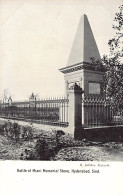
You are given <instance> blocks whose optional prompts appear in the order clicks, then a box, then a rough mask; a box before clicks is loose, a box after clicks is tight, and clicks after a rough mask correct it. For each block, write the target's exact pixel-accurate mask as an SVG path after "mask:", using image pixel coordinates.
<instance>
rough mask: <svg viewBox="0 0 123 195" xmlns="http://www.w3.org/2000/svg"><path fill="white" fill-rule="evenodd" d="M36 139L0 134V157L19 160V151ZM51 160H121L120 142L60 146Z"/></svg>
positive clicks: (122, 157)
mask: <svg viewBox="0 0 123 195" xmlns="http://www.w3.org/2000/svg"><path fill="white" fill-rule="evenodd" d="M35 142H36V140H35V139H34V140H32V141H31V142H28V141H19V142H18V143H16V142H15V141H12V140H11V139H8V138H6V137H5V136H3V135H0V159H1V160H20V156H21V153H23V152H24V150H25V149H27V148H28V149H31V148H33V147H34V145H35ZM52 160H55V161H56V160H58V161H72V160H74V161H75V160H76V161H122V160H123V144H122V143H114V142H112V143H105V144H102V145H101V144H100V143H89V145H88V143H86V144H85V146H79V147H66V148H62V149H61V150H60V151H59V152H58V153H57V154H56V155H55V157H54V158H52Z"/></svg>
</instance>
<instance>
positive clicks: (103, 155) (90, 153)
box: [54, 146, 123, 161]
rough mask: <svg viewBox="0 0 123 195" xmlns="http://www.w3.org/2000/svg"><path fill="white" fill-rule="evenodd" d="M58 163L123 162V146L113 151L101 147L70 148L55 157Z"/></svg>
mask: <svg viewBox="0 0 123 195" xmlns="http://www.w3.org/2000/svg"><path fill="white" fill-rule="evenodd" d="M54 160H58V161H72V160H73V161H78V160H80V161H123V146H121V147H119V149H112V148H106V147H99V146H84V147H72V148H71V147H69V148H65V149H62V150H60V151H59V152H58V154H57V155H56V156H55V158H54Z"/></svg>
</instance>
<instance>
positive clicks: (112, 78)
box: [102, 5, 123, 109]
mask: <svg viewBox="0 0 123 195" xmlns="http://www.w3.org/2000/svg"><path fill="white" fill-rule="evenodd" d="M114 23H115V24H114V25H113V28H114V30H116V32H115V35H114V37H113V38H112V39H110V40H109V42H108V45H109V47H110V56H109V57H107V56H106V55H105V56H103V59H102V63H103V65H104V66H105V67H106V74H105V90H106V94H107V97H109V98H111V99H112V102H115V103H117V105H118V108H119V109H122V108H123V59H122V57H123V5H121V6H120V7H119V12H118V13H116V14H115V19H114Z"/></svg>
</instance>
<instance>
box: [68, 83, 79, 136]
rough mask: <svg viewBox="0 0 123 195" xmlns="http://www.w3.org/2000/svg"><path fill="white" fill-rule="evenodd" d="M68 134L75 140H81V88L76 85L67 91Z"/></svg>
mask: <svg viewBox="0 0 123 195" xmlns="http://www.w3.org/2000/svg"><path fill="white" fill-rule="evenodd" d="M67 92H68V98H69V114H68V122H69V132H70V133H71V134H72V135H73V136H74V138H75V139H82V129H83V128H82V93H83V91H82V88H81V87H80V86H78V85H77V84H76V83H75V84H74V85H73V86H71V87H70V88H69V89H68V91H67Z"/></svg>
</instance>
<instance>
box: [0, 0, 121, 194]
mask: <svg viewBox="0 0 123 195" xmlns="http://www.w3.org/2000/svg"><path fill="white" fill-rule="evenodd" d="M5 160H9V161H10V160H13V161H14V160H18V161H20V162H22V161H81V162H82V161H89V162H92V161H96V162H110V161H113V162H122V161H123V1H122V0H112V1H111V0H108V1H105V0H76V1H75V0H69V1H65V0H30V1H29V0H1V1H0V161H5ZM18 170H19V169H18ZM61 170H62V169H61ZM63 171H64V170H63ZM18 172H19V171H18ZM1 195H3V194H1ZM118 195H120V194H118Z"/></svg>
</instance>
